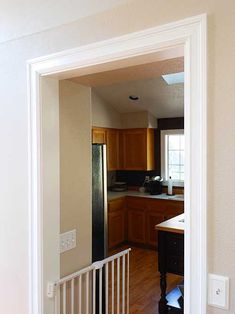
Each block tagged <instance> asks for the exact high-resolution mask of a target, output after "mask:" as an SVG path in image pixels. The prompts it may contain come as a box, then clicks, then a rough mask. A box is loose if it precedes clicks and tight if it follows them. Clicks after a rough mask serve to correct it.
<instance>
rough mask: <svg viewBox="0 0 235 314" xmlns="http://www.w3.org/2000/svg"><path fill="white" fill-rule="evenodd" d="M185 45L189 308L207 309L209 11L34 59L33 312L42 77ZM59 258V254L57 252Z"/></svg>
mask: <svg viewBox="0 0 235 314" xmlns="http://www.w3.org/2000/svg"><path fill="white" fill-rule="evenodd" d="M178 46H183V47H184V57H185V114H184V116H185V141H186V148H185V160H186V162H185V298H184V302H185V306H184V308H185V311H184V312H185V313H186V314H206V312H207V310H206V309H207V212H206V207H207V206H206V205H207V168H206V165H207V142H206V141H207V17H206V15H205V14H203V15H199V16H195V17H190V18H187V19H184V20H181V21H177V22H173V23H169V24H166V25H162V26H157V27H154V28H150V29H146V30H142V31H139V32H135V33H130V34H127V35H124V36H120V37H116V38H112V39H109V40H105V41H101V42H97V43H93V44H90V45H86V46H82V47H79V48H75V49H70V50H66V51H63V52H59V53H56V54H53V55H49V56H44V57H41V58H37V59H34V60H29V61H28V64H27V67H28V104H29V121H28V123H29V160H30V164H29V170H30V178H29V180H30V185H29V186H30V191H29V213H30V221H29V226H30V228H29V230H30V246H29V251H30V265H31V268H30V275H29V278H30V283H29V284H30V287H29V288H30V293H31V297H30V300H31V303H30V313H31V314H43V310H42V300H43V289H42V269H43V258H42V239H43V231H42V230H43V225H42V224H43V220H42V211H43V208H42V204H43V194H42V188H43V186H44V182H43V176H42V166H43V165H42V147H41V140H42V139H41V137H42V135H41V134H42V115H41V110H42V108H41V107H42V100H41V99H42V97H41V80H43V78H44V77H53V79H61V78H69V77H71V75H72V73H73V71H75V70H76V71H77V73H79V71H83V73H84V69H88V68H89V69H90V72H91V73H92V71H95V69H96V68H97V66H99V68H100V70H102V67H103V68H104V69H105V65H107V64H108V63H110V62H117V63H118V62H119V61H120V60H124V59H127V58H133V57H136V56H142V55H146V54H151V53H156V52H158V51H161V50H164V49H169V48H173V47H178ZM58 258H59V257H58Z"/></svg>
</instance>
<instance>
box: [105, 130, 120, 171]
mask: <svg viewBox="0 0 235 314" xmlns="http://www.w3.org/2000/svg"><path fill="white" fill-rule="evenodd" d="M106 138H107V163H108V170H118V169H119V130H116V129H107V137H106Z"/></svg>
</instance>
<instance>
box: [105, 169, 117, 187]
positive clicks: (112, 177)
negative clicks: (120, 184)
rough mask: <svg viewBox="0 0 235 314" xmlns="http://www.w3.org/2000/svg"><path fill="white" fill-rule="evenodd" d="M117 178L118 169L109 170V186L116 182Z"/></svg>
mask: <svg viewBox="0 0 235 314" xmlns="http://www.w3.org/2000/svg"><path fill="white" fill-rule="evenodd" d="M115 181H117V180H116V171H108V172H107V186H108V188H109V187H110V186H112V185H114V182H115Z"/></svg>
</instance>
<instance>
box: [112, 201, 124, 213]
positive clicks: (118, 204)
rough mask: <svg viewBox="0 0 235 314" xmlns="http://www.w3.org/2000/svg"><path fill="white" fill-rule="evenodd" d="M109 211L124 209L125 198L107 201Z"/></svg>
mask: <svg viewBox="0 0 235 314" xmlns="http://www.w3.org/2000/svg"><path fill="white" fill-rule="evenodd" d="M108 208H109V212H114V211H117V210H124V209H125V199H124V198H119V199H117V200H113V201H110V202H109V203H108Z"/></svg>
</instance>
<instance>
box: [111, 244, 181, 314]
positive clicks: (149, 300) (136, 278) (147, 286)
mask: <svg viewBox="0 0 235 314" xmlns="http://www.w3.org/2000/svg"><path fill="white" fill-rule="evenodd" d="M128 247H129V246H122V247H120V248H118V249H116V250H113V251H110V252H109V253H110V255H112V254H115V253H117V252H119V251H121V250H124V249H126V248H128ZM181 281H182V277H181V276H176V275H173V274H168V279H167V283H168V289H167V290H168V291H169V290H171V289H172V288H174V287H175V286H176V285H177V284H179V283H180V282H181ZM159 299H160V277H159V272H158V264H157V252H156V251H153V250H146V249H141V248H135V247H132V251H131V253H130V314H137V313H138V314H140V313H141V314H157V313H158V301H159Z"/></svg>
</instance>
